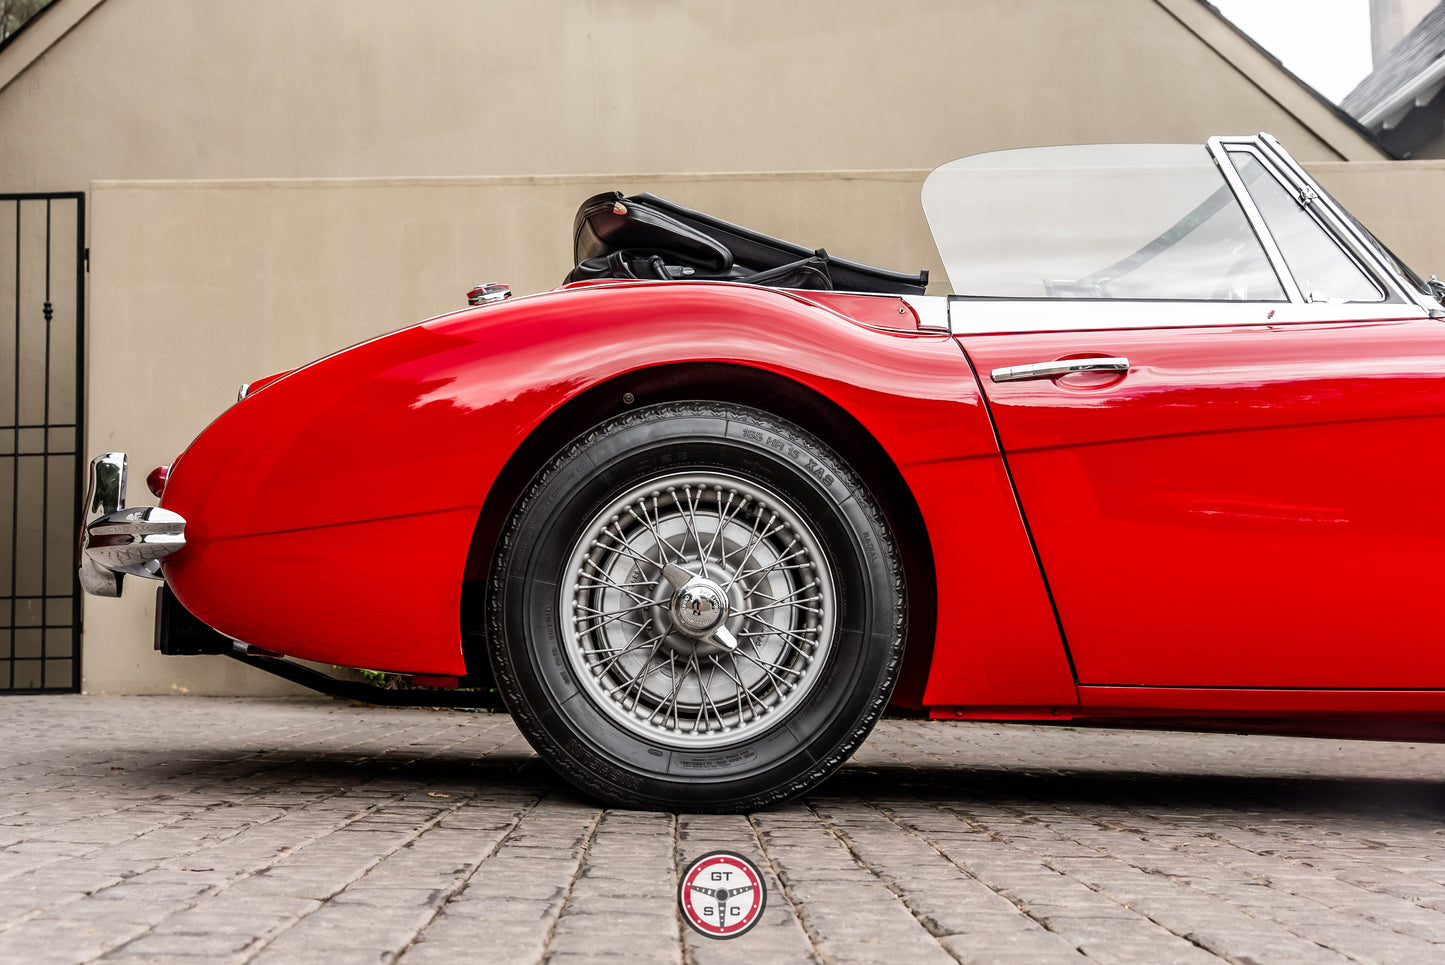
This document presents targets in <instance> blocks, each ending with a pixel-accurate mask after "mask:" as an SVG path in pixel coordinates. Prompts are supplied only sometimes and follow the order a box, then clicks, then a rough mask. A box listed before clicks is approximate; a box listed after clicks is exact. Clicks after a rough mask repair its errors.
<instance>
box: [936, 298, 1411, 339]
mask: <svg viewBox="0 0 1445 965" xmlns="http://www.w3.org/2000/svg"><path fill="white" fill-rule="evenodd" d="M948 306H949V324H950V328H949V330H950V331H951V332H952V333H953V334H954V335H1020V334H1024V333H1027V332H1103V331H1115V330H1125V329H1173V328H1237V327H1241V326H1260V325H1300V324H1307V323H1311V322H1364V321H1394V320H1401V319H1417V318H1428V317H1429V312H1428V311H1426V310H1425V309H1424V308H1422V307H1421V306H1419V305H1415V304H1413V303H1411V302H1345V303H1341V304H1331V303H1329V302H1218V301H1169V300H1143V299H1132V298H1131V299H1116V300H1113V301H1108V300H1103V299H1094V298H1087V299H1085V298H1077V299H1062V298H989V297H984V296H978V295H950V296H949V298H948Z"/></svg>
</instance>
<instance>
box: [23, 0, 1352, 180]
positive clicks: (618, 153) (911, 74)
mask: <svg viewBox="0 0 1445 965" xmlns="http://www.w3.org/2000/svg"><path fill="white" fill-rule="evenodd" d="M87 11H88V12H87ZM81 13H85V15H84V16H83V17H81V19H79V21H78V22H77V23H76V24H75V26H74V27H73V29H69V30H68V31H66V32H65V33H64V35H63V36H61V37H60V38H59V42H57V43H54V44H53V45H50V46H49V47H48V48H45V49H44V52H43V53H41V54H40V55H39V56H38V58H36V59H35V60H34V62H33V63H29V64H28V65H26V66H23V69H20V68H21V66H22V63H23V59H24V58H25V57H26V56H33V55H34V53H35V49H36V48H38V47H41V46H42V42H43V40H44V39H45V38H46V37H47V36H48V35H49V34H50V33H54V32H57V31H59V30H60V28H61V27H63V26H64V25H66V24H68V23H69V22H70V20H71V19H73V18H74V17H76V16H79V14H81ZM32 30H33V31H34V33H35V36H34V37H33V38H27V37H25V36H24V35H22V37H21V38H20V39H21V40H25V41H26V44H24V45H19V44H17V47H20V48H21V49H17V50H7V51H5V52H4V53H3V54H0V190H76V189H79V188H83V187H84V186H85V185H86V184H88V183H89V182H90V181H92V180H96V179H102V178H104V179H134V178H237V177H242V178H257V177H264V178H277V177H286V178H290V177H373V176H416V175H454V176H469V175H494V174H504V175H512V174H560V173H570V172H577V171H584V172H604V173H606V172H614V173H626V172H638V171H662V172H695V171H772V170H803V171H808V170H839V169H913V168H931V167H933V166H934V165H936V164H938V163H940V162H941V161H944V160H947V159H949V158H954V157H959V156H962V155H965V154H972V153H976V152H979V151H986V150H992V149H996V148H1002V147H1021V146H1027V145H1035V144H1056V143H1074V142H1081V141H1131V140H1147V141H1175V140H1179V141H1198V140H1203V139H1204V138H1205V137H1207V136H1209V135H1212V134H1220V133H1231V134H1233V133H1251V132H1254V131H1258V130H1268V131H1270V132H1272V133H1274V134H1275V135H1276V136H1278V137H1280V138H1281V139H1282V140H1283V141H1284V142H1285V143H1286V144H1287V145H1289V146H1290V147H1291V149H1292V150H1294V151H1295V152H1296V153H1297V155H1298V156H1299V157H1301V158H1308V159H1321V160H1326V159H1333V158H1340V157H1343V158H1361V157H1379V156H1380V155H1379V154H1378V153H1377V152H1376V151H1375V150H1374V149H1373V148H1372V147H1370V146H1369V145H1368V144H1367V143H1366V142H1364V141H1363V140H1361V139H1360V138H1359V137H1358V135H1356V134H1354V133H1353V132H1352V131H1351V130H1350V129H1349V128H1348V127H1347V126H1345V125H1344V124H1342V123H1341V122H1339V121H1338V119H1336V118H1334V117H1333V115H1331V114H1330V113H1329V111H1328V110H1327V109H1326V108H1324V107H1323V106H1322V105H1320V104H1319V103H1318V102H1317V101H1315V100H1314V98H1312V97H1311V96H1310V95H1309V94H1308V93H1307V92H1305V91H1303V90H1302V88H1300V87H1299V86H1298V85H1297V84H1296V83H1294V82H1293V81H1292V80H1291V79H1290V78H1289V77H1288V76H1287V75H1285V74H1284V73H1283V72H1282V71H1281V70H1280V69H1279V68H1278V66H1277V65H1274V64H1272V63H1271V62H1270V61H1269V60H1268V58H1266V57H1265V56H1264V55H1262V54H1261V53H1260V52H1259V51H1258V50H1256V49H1255V48H1253V47H1252V46H1250V45H1249V44H1248V43H1247V42H1246V41H1244V40H1243V39H1242V38H1241V37H1239V36H1238V35H1237V34H1236V33H1235V32H1234V31H1233V30H1232V28H1230V27H1228V26H1227V25H1226V24H1224V23H1223V22H1222V21H1220V20H1219V19H1218V18H1217V17H1216V16H1215V15H1214V14H1213V13H1212V12H1211V11H1209V10H1208V9H1207V8H1206V7H1205V6H1204V5H1202V4H1201V3H1199V2H1198V0H1109V2H1107V3H1103V2H1087V3H1081V2H1079V0H970V2H967V3H962V2H958V0H899V2H895V3H878V2H876V0H788V2H786V3H778V2H776V0H729V2H727V3H712V4H708V3H692V2H684V3H678V2H672V0H533V2H528V3H516V2H512V0H427V2H426V3H424V4H414V5H401V6H398V5H397V4H396V3H395V2H393V0H286V2H273V3H257V2H255V0H206V2H204V3H195V2H181V0H104V2H97V0H58V2H57V5H56V9H54V10H52V11H49V12H47V13H46V14H45V15H43V16H42V17H41V18H40V20H39V21H38V22H36V23H35V24H34V25H33V27H32ZM27 32H29V31H27ZM17 70H18V73H16V71H17ZM7 77H12V78H13V79H10V81H9V83H8V84H7V83H5V80H6V79H7Z"/></svg>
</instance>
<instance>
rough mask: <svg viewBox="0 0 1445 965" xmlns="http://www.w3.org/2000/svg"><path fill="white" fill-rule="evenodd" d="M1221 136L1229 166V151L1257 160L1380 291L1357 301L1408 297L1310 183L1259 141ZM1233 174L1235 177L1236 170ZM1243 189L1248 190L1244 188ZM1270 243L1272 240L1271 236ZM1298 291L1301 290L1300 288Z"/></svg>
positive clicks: (1230, 159) (1287, 269)
mask: <svg viewBox="0 0 1445 965" xmlns="http://www.w3.org/2000/svg"><path fill="white" fill-rule="evenodd" d="M1221 140H1222V141H1223V144H1222V148H1223V154H1224V157H1225V159H1226V163H1228V164H1229V165H1230V167H1231V169H1233V167H1234V160H1233V159H1232V158H1230V157H1229V153H1230V152H1231V151H1233V152H1238V153H1242V154H1248V155H1250V156H1251V157H1253V158H1254V159H1255V160H1256V161H1258V162H1259V163H1260V164H1261V165H1262V166H1263V167H1264V170H1265V173H1266V174H1268V175H1270V176H1272V177H1273V178H1274V179H1275V180H1276V181H1277V182H1279V185H1280V187H1282V188H1284V189H1285V190H1286V191H1288V192H1289V194H1290V195H1291V196H1292V197H1293V198H1294V199H1295V201H1296V203H1298V204H1299V206H1300V208H1301V209H1302V210H1303V211H1304V213H1305V214H1306V215H1308V216H1309V218H1310V220H1312V221H1314V223H1315V224H1317V225H1319V226H1320V229H1321V230H1322V231H1324V233H1325V236H1326V237H1327V238H1329V240H1330V241H1332V242H1334V245H1335V247H1336V248H1338V249H1339V251H1340V253H1341V254H1343V255H1344V256H1345V257H1346V258H1348V259H1349V260H1350V262H1351V263H1352V264H1353V265H1354V266H1355V267H1356V268H1357V269H1358V270H1359V271H1360V272H1361V273H1362V274H1363V275H1364V276H1365V279H1366V280H1367V281H1368V282H1369V283H1370V284H1371V285H1372V286H1374V288H1375V290H1376V291H1378V292H1379V293H1380V298H1379V300H1378V301H1377V302H1374V303H1363V302H1362V303H1361V304H1380V303H1383V302H1400V301H1410V299H1409V298H1408V297H1406V296H1405V295H1404V293H1403V292H1401V291H1399V290H1397V286H1395V285H1394V284H1392V283H1393V281H1394V279H1393V278H1391V277H1390V276H1389V274H1388V273H1387V272H1386V271H1385V270H1384V268H1385V266H1383V265H1381V264H1380V260H1379V258H1378V257H1377V256H1376V257H1370V258H1369V260H1366V257H1367V256H1369V255H1373V254H1374V252H1372V251H1369V249H1368V246H1367V245H1364V244H1362V243H1359V242H1358V240H1357V239H1355V238H1354V237H1353V235H1354V232H1350V233H1349V234H1348V235H1347V234H1345V233H1344V231H1343V230H1342V229H1344V228H1345V227H1346V226H1348V225H1349V221H1348V220H1347V219H1342V218H1339V217H1335V216H1334V212H1332V211H1327V210H1323V209H1324V207H1325V206H1323V205H1321V203H1320V202H1321V201H1322V200H1323V198H1324V195H1322V194H1321V193H1320V192H1319V191H1317V190H1315V187H1314V186H1311V185H1309V184H1305V183H1303V182H1301V181H1300V180H1299V179H1298V178H1296V177H1293V176H1292V173H1291V172H1289V171H1288V170H1286V169H1285V168H1283V167H1282V166H1281V165H1280V164H1279V163H1278V161H1277V160H1276V158H1275V157H1273V156H1271V155H1270V154H1269V153H1267V152H1266V151H1264V150H1263V149H1262V145H1260V144H1258V143H1249V144H1244V143H1236V142H1234V141H1232V140H1231V139H1229V138H1224V139H1221ZM1235 176H1236V177H1238V173H1237V172H1236V173H1235ZM1239 180H1240V183H1241V184H1243V179H1242V178H1240V179H1239ZM1245 190H1248V188H1246V189H1245ZM1252 201H1253V199H1251V202H1252ZM1256 210H1257V209H1256ZM1322 215H1329V217H1323V216H1322ZM1265 230H1266V231H1267V230H1269V225H1268V223H1265ZM1271 243H1273V241H1272V240H1271ZM1284 268H1285V270H1286V271H1289V264H1288V262H1285V264H1284ZM1290 275H1291V277H1293V272H1290ZM1296 285H1298V283H1296ZM1296 290H1297V291H1298V290H1299V289H1298V287H1296ZM1301 294H1305V293H1303V292H1301ZM1307 299H1308V295H1307V294H1305V297H1304V298H1303V299H1301V300H1307Z"/></svg>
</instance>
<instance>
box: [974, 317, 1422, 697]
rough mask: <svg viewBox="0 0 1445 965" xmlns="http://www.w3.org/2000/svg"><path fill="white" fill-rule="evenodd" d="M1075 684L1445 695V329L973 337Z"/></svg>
mask: <svg viewBox="0 0 1445 965" xmlns="http://www.w3.org/2000/svg"><path fill="white" fill-rule="evenodd" d="M963 343H964V345H965V347H966V348H967V350H968V352H969V355H970V357H972V359H973V360H974V362H975V364H976V365H977V366H978V369H979V371H980V372H981V373H982V372H988V371H990V370H992V369H993V368H996V367H1002V366H1010V365H1017V364H1021V363H1027V362H1033V361H1039V360H1046V359H1054V358H1065V357H1071V356H1073V355H1079V354H1084V355H1101V356H1122V357H1127V358H1128V359H1129V370H1128V374H1127V376H1126V377H1124V378H1123V379H1116V380H1113V381H1109V382H1105V383H1102V384H1100V383H1099V382H1098V381H1095V384H1092V385H1087V384H1082V383H1083V380H1081V379H1078V377H1075V376H1068V377H1065V378H1061V379H1057V380H1048V379H1042V380H1038V381H1027V382H1007V383H993V382H988V383H987V389H986V391H987V394H988V397H989V400H990V402H991V405H992V411H993V414H994V417H995V418H996V420H997V423H998V428H999V434H1000V437H1001V438H1002V440H1003V446H1004V449H1005V451H1006V453H1007V456H1008V462H1009V466H1010V469H1011V471H1012V474H1013V478H1014V481H1015V483H1016V485H1017V487H1018V493H1019V497H1020V500H1021V501H1022V503H1023V506H1024V509H1025V513H1026V516H1027V520H1028V524H1029V528H1030V531H1031V532H1032V534H1033V536H1034V539H1035V540H1036V543H1037V546H1038V551H1039V556H1040V559H1041V562H1042V565H1043V571H1044V574H1045V576H1046V578H1047V580H1048V583H1049V586H1050V587H1051V589H1052V591H1053V596H1054V600H1055V602H1056V604H1057V606H1058V611H1059V617H1060V620H1061V622H1062V625H1063V630H1064V636H1065V639H1066V641H1067V644H1068V647H1069V652H1070V653H1071V655H1072V657H1073V661H1074V666H1075V667H1076V669H1077V671H1078V679H1079V683H1080V684H1091V685H1092V684H1130V685H1139V686H1154V687H1160V686H1163V687H1315V688H1319V687H1356V688H1358V687H1369V688H1392V687H1417V688H1418V687H1426V688H1433V687H1445V646H1442V643H1445V630H1442V629H1441V623H1440V620H1439V618H1438V607H1437V606H1436V602H1435V601H1436V596H1435V593H1436V585H1437V584H1438V571H1439V562H1438V561H1439V560H1440V558H1441V555H1442V551H1445V542H1442V541H1445V505H1442V502H1441V499H1440V494H1439V486H1438V480H1439V479H1440V478H1441V476H1442V475H1445V446H1442V445H1441V442H1442V441H1445V379H1442V377H1441V373H1442V372H1445V325H1442V324H1441V323H1440V322H1438V321H1433V320H1428V319H1418V320H1413V321H1381V322H1337V323H1330V324H1321V325H1281V326H1271V325H1260V326H1254V327H1241V328H1235V329H1223V328H1221V329H1175V330H1156V331H1109V332H1084V333H1057V334H1032V335H998V336H977V337H967V338H964V339H963Z"/></svg>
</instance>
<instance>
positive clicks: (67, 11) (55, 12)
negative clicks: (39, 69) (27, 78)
mask: <svg viewBox="0 0 1445 965" xmlns="http://www.w3.org/2000/svg"><path fill="white" fill-rule="evenodd" d="M104 2H105V0H54V2H53V3H51V4H50V5H48V6H46V7H43V8H41V9H40V11H39V12H38V13H36V14H35V16H33V17H31V18H30V19H29V20H27V21H25V23H24V24H23V25H22V26H21V27H20V29H19V30H17V31H15V32H14V33H13V34H11V35H10V36H9V37H7V38H5V42H4V43H3V44H0V91H3V90H4V89H5V88H6V87H9V86H10V82H11V81H13V80H14V79H15V78H17V77H19V76H20V75H21V74H23V73H24V72H25V69H26V68H27V67H29V66H30V65H31V64H33V63H35V61H37V60H39V59H40V57H41V55H42V54H44V53H45V52H46V51H47V50H49V49H50V48H51V47H53V46H55V44H56V42H57V41H59V40H60V38H61V37H64V36H65V35H66V34H68V33H70V31H71V29H72V28H73V27H74V26H75V25H76V24H78V23H80V21H82V20H84V19H85V18H86V16H88V15H89V14H90V12H91V11H92V10H94V9H95V8H96V7H98V6H100V5H101V4H102V3H104Z"/></svg>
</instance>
